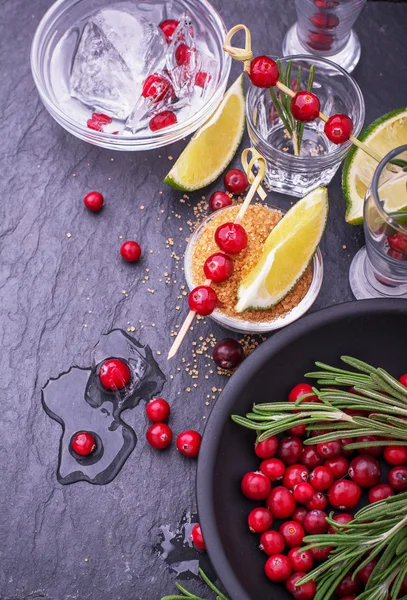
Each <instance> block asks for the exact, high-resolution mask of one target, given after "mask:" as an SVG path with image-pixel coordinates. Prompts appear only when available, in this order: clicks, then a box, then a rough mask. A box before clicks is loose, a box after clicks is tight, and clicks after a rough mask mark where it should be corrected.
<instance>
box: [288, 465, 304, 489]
mask: <svg viewBox="0 0 407 600" xmlns="http://www.w3.org/2000/svg"><path fill="white" fill-rule="evenodd" d="M308 476H309V470H308V469H307V467H304V465H290V466H289V467H287V469H286V471H285V473H284V477H283V485H285V487H286V488H288V489H289V490H293V489H294V488H295V486H296V485H297V484H298V483H301V482H302V481H307V480H308Z"/></svg>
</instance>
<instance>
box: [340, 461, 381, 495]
mask: <svg viewBox="0 0 407 600" xmlns="http://www.w3.org/2000/svg"><path fill="white" fill-rule="evenodd" d="M348 472H349V475H350V477H351V478H352V479H353V481H355V482H356V483H357V484H358V485H360V486H361V487H365V488H370V487H372V486H373V485H376V483H378V482H379V480H380V475H381V470H380V464H379V462H378V461H377V459H376V458H374V457H373V456H370V455H369V454H361V455H360V456H356V458H354V459H353V460H352V461H351V463H350V465H349V471H348Z"/></svg>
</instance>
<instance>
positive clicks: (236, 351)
mask: <svg viewBox="0 0 407 600" xmlns="http://www.w3.org/2000/svg"><path fill="white" fill-rule="evenodd" d="M212 356H213V360H214V361H215V364H216V365H217V366H218V367H220V368H221V369H227V370H231V369H236V367H238V366H239V365H240V363H241V362H242V361H243V360H244V350H243V346H242V345H241V344H240V343H239V342H238V341H237V340H234V339H232V338H225V339H224V340H220V342H218V343H217V344H216V346H215V347H214V349H213V353H212Z"/></svg>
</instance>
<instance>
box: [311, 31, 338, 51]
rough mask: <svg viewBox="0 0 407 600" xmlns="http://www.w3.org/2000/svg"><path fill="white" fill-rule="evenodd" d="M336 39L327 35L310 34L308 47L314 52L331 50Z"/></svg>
mask: <svg viewBox="0 0 407 600" xmlns="http://www.w3.org/2000/svg"><path fill="white" fill-rule="evenodd" d="M333 41H334V38H333V36H332V35H329V34H327V33H316V32H313V31H312V32H310V33H309V34H308V46H310V47H311V48H313V50H321V51H322V52H323V51H324V50H330V49H331V48H332V44H333Z"/></svg>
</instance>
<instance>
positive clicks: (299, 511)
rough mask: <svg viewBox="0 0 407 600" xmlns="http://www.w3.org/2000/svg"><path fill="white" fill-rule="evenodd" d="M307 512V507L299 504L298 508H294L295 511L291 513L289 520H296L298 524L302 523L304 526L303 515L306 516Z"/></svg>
mask: <svg viewBox="0 0 407 600" xmlns="http://www.w3.org/2000/svg"><path fill="white" fill-rule="evenodd" d="M307 514H308V511H307V509H306V508H304V507H303V506H299V507H298V508H296V509H295V511H294V512H293V514H292V515H291V520H292V521H296V522H297V523H299V524H300V525H302V526H303V527H304V521H305V517H306V516H307Z"/></svg>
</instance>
